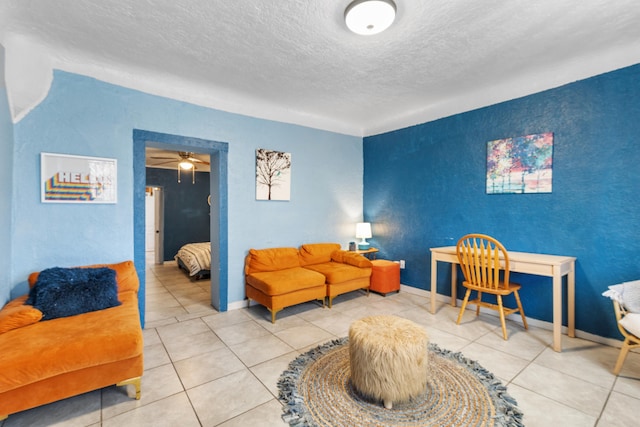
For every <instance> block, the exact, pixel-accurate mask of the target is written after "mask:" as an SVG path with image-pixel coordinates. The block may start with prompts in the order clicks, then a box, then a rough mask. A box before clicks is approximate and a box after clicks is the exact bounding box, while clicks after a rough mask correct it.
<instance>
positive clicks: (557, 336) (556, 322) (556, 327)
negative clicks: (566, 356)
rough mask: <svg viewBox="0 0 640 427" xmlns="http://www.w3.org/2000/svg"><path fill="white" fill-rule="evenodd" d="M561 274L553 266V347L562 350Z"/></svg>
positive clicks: (558, 350)
mask: <svg viewBox="0 0 640 427" xmlns="http://www.w3.org/2000/svg"><path fill="white" fill-rule="evenodd" d="M561 333H562V276H561V275H560V270H559V268H558V267H554V268H553V349H554V350H555V351H557V352H561V351H562V336H561Z"/></svg>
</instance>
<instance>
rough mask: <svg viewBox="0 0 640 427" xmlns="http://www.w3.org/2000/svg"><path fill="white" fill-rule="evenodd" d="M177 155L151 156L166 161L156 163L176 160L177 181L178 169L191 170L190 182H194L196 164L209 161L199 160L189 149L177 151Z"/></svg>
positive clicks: (162, 163)
mask: <svg viewBox="0 0 640 427" xmlns="http://www.w3.org/2000/svg"><path fill="white" fill-rule="evenodd" d="M177 154H178V157H159V156H151V158H152V159H156V160H166V162H160V163H158V165H165V164H168V163H174V162H177V164H178V182H180V171H181V170H191V183H192V184H195V183H196V169H198V168H197V166H196V165H197V164H203V165H208V164H209V162H207V161H204V160H200V159H198V158H197V157H195V155H194V153H193V152H191V151H178V152H177Z"/></svg>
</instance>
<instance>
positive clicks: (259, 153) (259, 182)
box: [256, 148, 291, 201]
mask: <svg viewBox="0 0 640 427" xmlns="http://www.w3.org/2000/svg"><path fill="white" fill-rule="evenodd" d="M290 199H291V153H285V152H282V151H273V150H266V149H264V148H259V149H257V150H256V200H281V201H289V200H290Z"/></svg>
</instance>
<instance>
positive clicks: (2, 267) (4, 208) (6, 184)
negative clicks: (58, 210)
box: [0, 45, 13, 307]
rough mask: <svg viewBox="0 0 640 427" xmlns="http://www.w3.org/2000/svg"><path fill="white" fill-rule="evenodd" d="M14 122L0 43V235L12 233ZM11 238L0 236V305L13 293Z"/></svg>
mask: <svg viewBox="0 0 640 427" xmlns="http://www.w3.org/2000/svg"><path fill="white" fill-rule="evenodd" d="M12 159H13V123H12V122H11V112H10V111H9V99H8V97H7V87H6V84H5V80H4V47H3V46H2V45H0V236H11V197H12V195H13V184H12V183H13V163H12ZM11 265H12V264H11V239H7V238H2V239H0V307H2V305H4V303H5V302H7V301H8V300H9V298H10V295H11V281H10V277H11Z"/></svg>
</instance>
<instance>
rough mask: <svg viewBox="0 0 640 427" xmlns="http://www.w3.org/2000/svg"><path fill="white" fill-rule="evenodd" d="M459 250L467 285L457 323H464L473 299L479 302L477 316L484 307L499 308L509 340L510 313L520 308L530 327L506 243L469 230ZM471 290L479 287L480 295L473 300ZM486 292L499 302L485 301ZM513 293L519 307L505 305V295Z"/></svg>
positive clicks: (476, 302)
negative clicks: (511, 279)
mask: <svg viewBox="0 0 640 427" xmlns="http://www.w3.org/2000/svg"><path fill="white" fill-rule="evenodd" d="M456 253H457V256H458V262H459V263H460V266H461V267H462V273H463V274H464V281H463V282H462V285H463V286H464V287H465V288H467V292H466V293H465V295H464V301H463V302H462V307H460V314H458V320H457V322H456V323H457V324H458V325H459V324H460V320H462V315H463V313H464V310H465V309H466V308H467V304H469V303H471V304H475V305H476V316H477V315H479V314H480V307H486V308H490V309H492V310H497V311H498V312H499V313H500V323H501V324H502V336H503V337H504V339H505V340H506V339H507V327H506V326H505V320H504V319H505V316H507V315H509V314H512V313H516V312H518V311H519V312H520V315H521V316H522V323H523V324H524V328H525V329H528V326H527V319H526V318H525V317H524V311H523V310H522V304H521V302H520V296H519V295H518V290H519V289H520V285H518V284H516V283H511V282H509V254H508V253H507V250H506V249H505V248H504V246H503V245H502V244H501V243H500V242H499V241H497V240H496V239H494V238H493V237H490V236H487V235H485V234H467V235H466V236H463V237H462V238H460V240H458V244H457V245H456ZM501 270H502V271H503V274H502V279H500V271H501ZM471 291H476V292H477V293H478V297H477V298H476V299H474V300H472V301H469V297H470V296H471ZM484 293H486V294H492V295H495V296H496V298H497V302H498V304H497V305H495V304H491V303H488V302H484V301H482V294H484ZM510 294H513V295H514V296H515V298H516V303H517V304H518V308H505V307H504V306H503V304H502V297H503V296H507V295H510Z"/></svg>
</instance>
